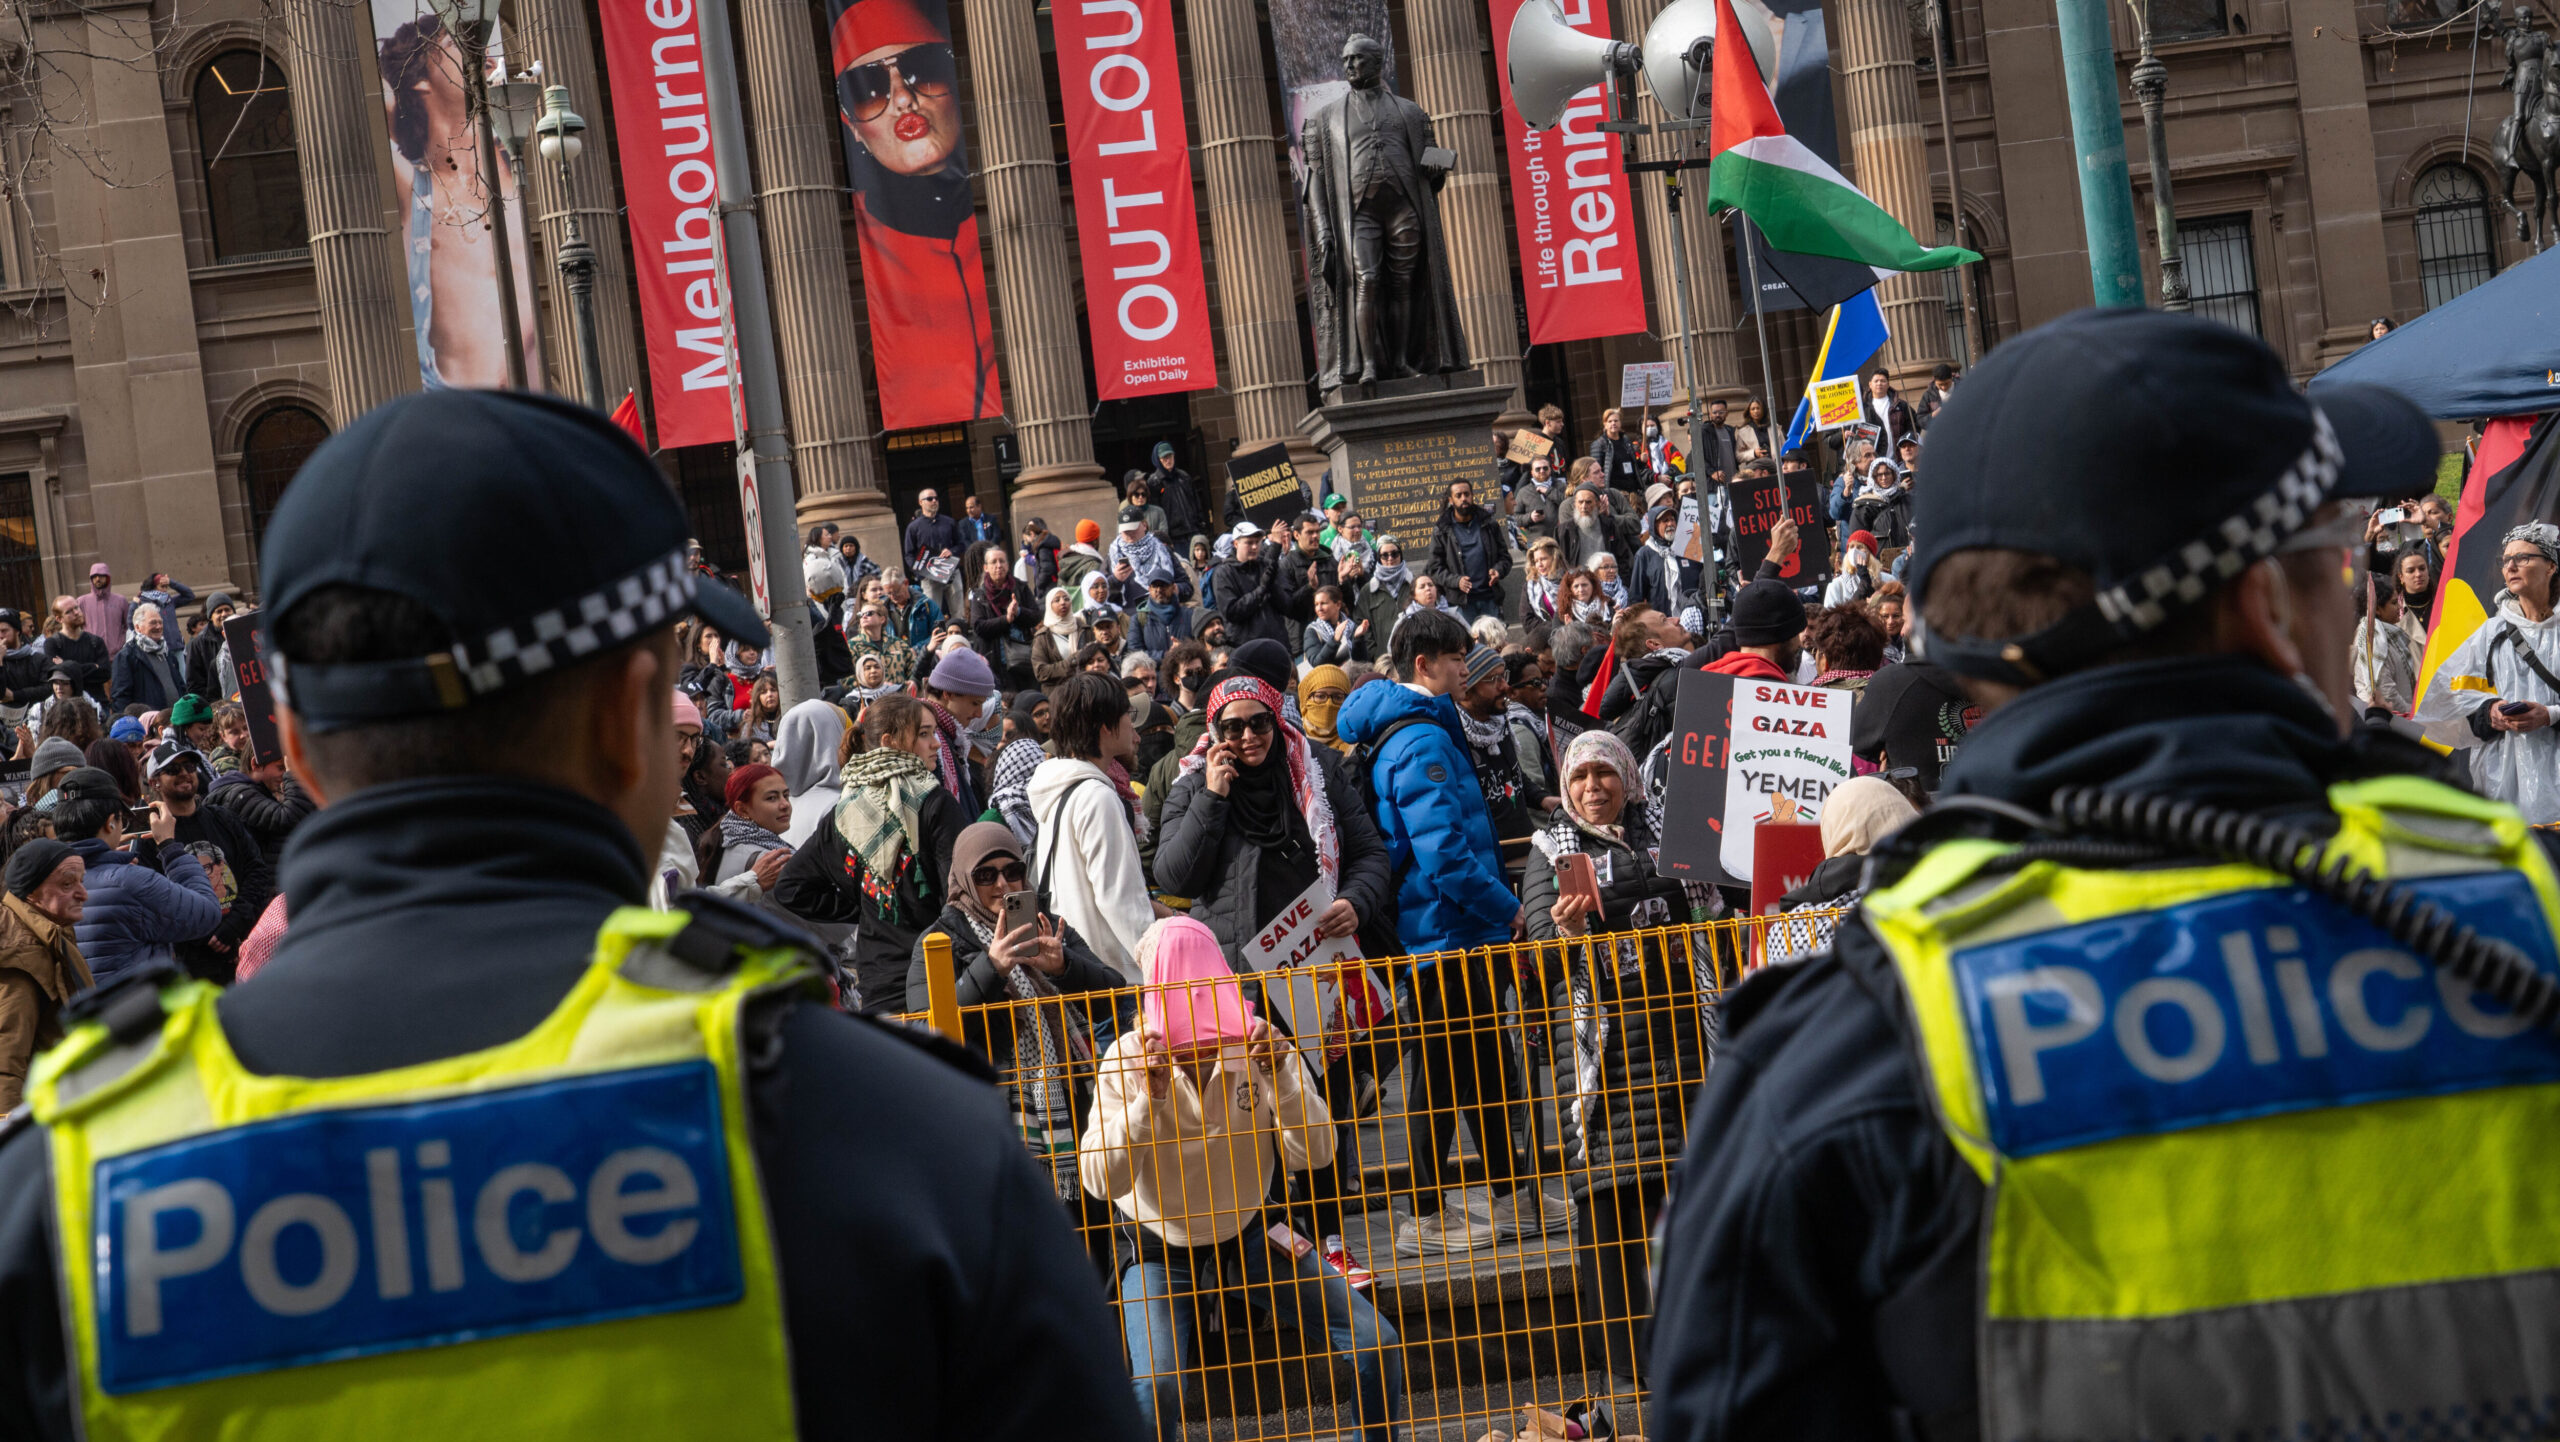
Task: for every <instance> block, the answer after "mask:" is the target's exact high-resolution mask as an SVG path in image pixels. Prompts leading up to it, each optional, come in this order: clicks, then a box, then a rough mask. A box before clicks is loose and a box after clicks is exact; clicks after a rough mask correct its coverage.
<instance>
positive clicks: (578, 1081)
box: [92, 1062, 742, 1393]
mask: <svg viewBox="0 0 2560 1442" xmlns="http://www.w3.org/2000/svg"><path fill="white" fill-rule="evenodd" d="M728 1166H729V1164H728V1154H727V1146H726V1143H725V1140H724V1137H723V1133H722V1131H721V1125H720V1097H719V1080H718V1077H717V1075H716V1073H715V1072H714V1071H713V1069H712V1067H711V1065H710V1064H709V1063H708V1062H682V1063H678V1064H676V1065H673V1066H661V1067H650V1068H646V1069H643V1070H638V1071H623V1072H607V1073H604V1074H602V1075H597V1076H584V1077H577V1078H573V1079H569V1080H564V1081H555V1082H545V1083H542V1084H540V1085H536V1086H527V1087H518V1088H515V1089H512V1090H508V1091H499V1092H485V1093H479V1094H475V1095H472V1096H467V1097H456V1098H452V1099H449V1100H443V1101H434V1102H420V1103H414V1104H408V1105H401V1106H387V1107H371V1108H365V1109H361V1110H350V1111H326V1112H313V1113H307V1114H303V1115H299V1116H290V1117H283V1118H279V1119H277V1120H274V1121H267V1122H259V1123H256V1124H254V1125H251V1126H245V1127H241V1128H238V1129H236V1130H233V1131H225V1132H216V1133H212V1134H210V1135H207V1136H202V1137H194V1138H190V1139H188V1140H186V1141H182V1142H174V1143H171V1144H169V1145H167V1146H162V1147H155V1148H152V1149H150V1150H148V1151H141V1152H133V1153H130V1154H127V1155H125V1156H120V1157H116V1158H113V1159H111V1160H108V1161H103V1162H100V1163H99V1164H98V1167H97V1176H96V1189H95V1193H94V1197H93V1201H92V1208H93V1213H94V1216H95V1218H96V1222H95V1226H96V1233H95V1235H94V1237H93V1238H92V1242H93V1252H94V1255H95V1257H96V1264H95V1265H96V1286H97V1314H98V1356H99V1385H100V1386H101V1387H103V1388H104V1389H105V1390H106V1391H108V1392H111V1393H114V1392H131V1391H137V1390H140V1389H143V1388H147V1387H160V1386H167V1385H169V1384H172V1383H176V1382H186V1381H193V1380H197V1379H201V1378H205V1377H214V1376H221V1375H224V1374H227V1373H237V1372H261V1371H269V1370H273V1369H275V1368H280V1367H292V1366H301V1365H304V1364H308V1363H313V1362H324V1361H330V1360H334V1359H337V1358H342V1357H354V1356H361V1355H364V1354H366V1353H371V1352H383V1351H392V1350H397V1349H401V1348H407V1347H427V1346H439V1345H444V1344H449V1343H455V1342H465V1341H471V1340H474V1339H476V1338H482V1337H492V1336H498V1335H502V1334H505V1333H509V1332H521V1331H527V1330H531V1329H534V1328H542V1327H563V1326H574V1325H577V1324H580V1323H587V1322H600V1321H605V1320H608V1319H611V1318H617V1317H632V1316H640V1315H643V1314H646V1313H651V1312H666V1311H675V1310H678V1309H682V1308H688V1307H702V1306H709V1305H712V1304H714V1303H720V1302H728V1301H734V1300H736V1299H737V1298H738V1297H739V1295H740V1294H741V1292H742V1282H741V1278H740V1272H739V1265H738V1235H737V1227H736V1219H735V1217H734V1216H733V1214H732V1206H731V1199H730V1193H729V1171H728Z"/></svg>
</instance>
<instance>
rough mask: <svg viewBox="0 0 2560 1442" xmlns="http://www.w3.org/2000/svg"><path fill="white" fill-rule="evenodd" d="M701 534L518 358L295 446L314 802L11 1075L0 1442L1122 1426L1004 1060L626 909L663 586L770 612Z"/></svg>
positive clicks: (608, 434) (1075, 1255) (778, 945)
mask: <svg viewBox="0 0 2560 1442" xmlns="http://www.w3.org/2000/svg"><path fill="white" fill-rule="evenodd" d="M685 533H686V525H685V513H684V510H683V508H682V506H681V505H680V504H679V503H678V502H677V500H676V498H675V496H674V494H673V493H672V492H671V491H670V490H669V489H668V487H667V485H666V482H665V481H664V480H663V479H662V478H661V477H660V476H659V474H658V472H657V471H656V469H655V468H654V467H652V466H651V465H650V464H649V462H648V460H647V458H646V457H644V456H643V455H642V454H641V453H640V451H639V450H638V449H636V448H635V447H634V446H633V445H632V444H631V443H630V441H629V440H628V439H627V438H626V437H624V436H623V435H622V433H621V432H620V431H619V430H618V429H617V428H616V427H614V426H613V425H612V424H610V423H609V422H607V421H606V420H605V419H604V418H603V417H602V416H599V415H595V414H593V413H590V412H588V411H586V410H583V409H581V408H578V407H576V406H572V405H567V404H564V403H561V402H558V401H554V400H551V399H548V398H545V397H541V396H534V395H523V394H510V393H502V392H474V391H461V390H448V391H438V392H430V393H427V394H424V395H418V396H411V397H408V398H406V399H402V400H398V401H394V402H392V403H390V404H388V405H385V406H383V407H381V408H380V409H378V410H375V411H373V412H371V413H369V414H367V415H366V416H364V417H363V418H362V419H360V420H358V421H356V422H355V423H354V424H353V425H351V426H349V427H348V428H347V429H346V431H345V432H344V433H342V434H340V435H339V436H337V437H335V438H334V439H332V440H330V441H329V442H328V443H327V444H326V445H324V446H322V447H321V448H320V449H319V450H318V451H317V452H315V453H314V454H313V456H312V457H311V459H310V461H309V462H308V463H307V464H306V465H305V466H304V468H303V470H302V472H301V474H300V475H299V476H298V477H297V478H296V479H295V481H294V484H293V487H292V489H291V490H290V491H289V492H287V494H286V496H285V499H284V502H283V504H282V505H281V506H280V507H278V509H277V512H276V515H275V518H274V520H273V522H272V523H271V524H270V526H269V528H268V530H267V534H266V537H265V540H264V544H263V545H262V547H261V551H262V568H263V569H262V575H261V578H260V579H261V581H262V590H263V592H264V600H265V601H266V608H267V609H266V614H267V616H268V618H269V632H268V634H269V637H270V640H271V643H272V650H271V653H270V654H271V656H272V657H273V658H274V662H275V664H274V666H273V674H274V676H275V679H276V681H277V683H278V690H277V694H278V700H279V703H280V710H279V714H278V722H279V725H280V728H281V732H282V736H283V740H284V747H285V754H286V756H287V757H288V759H289V760H290V761H291V763H292V765H293V769H294V771H295V773H296V774H297V775H299V776H300V777H301V778H302V779H303V781H304V782H305V783H306V784H307V785H308V786H309V787H310V788H311V790H312V791H314V792H315V793H317V794H318V795H319V796H320V797H322V798H323V799H324V800H325V802H326V807H325V809H323V810H322V811H320V812H319V813H318V814H316V815H315V816H314V817H313V818H312V819H311V820H310V821H309V822H307V823H305V825H304V826H303V828H302V830H301V831H300V833H299V834H298V835H297V836H296V838H295V841H294V845H293V847H292V848H291V850H290V851H289V853H288V854H287V855H286V856H285V858H284V860H283V865H282V872H281V880H282V883H283V887H284V890H285V893H286V895H287V897H288V899H289V901H290V903H291V910H290V915H291V918H292V920H291V925H290V928H289V930H288V931H287V932H286V935H285V937H284V940H283V941H282V943H281V944H280V945H279V946H278V947H277V948H276V951H275V954H274V958H273V960H272V961H271V962H270V963H269V964H268V965H267V967H266V968H265V970H264V971H263V972H262V973H261V974H260V975H259V976H258V977H257V978H256V979H255V980H254V981H253V982H251V983H249V984H246V985H244V986H241V987H239V988H237V989H235V990H232V991H230V992H228V993H221V994H217V993H215V992H214V991H213V990H212V989H210V988H209V987H204V986H202V985H178V984H169V985H166V986H165V987H164V986H162V985H157V984H144V985H135V986H129V987H125V988H120V989H115V990H110V991H107V992H105V993H103V994H101V995H98V996H96V997H94V998H93V999H92V1000H91V1002H90V1003H89V1004H88V1005H87V1006H86V1007H85V1008H83V1012H84V1014H85V1015H86V1017H87V1018H88V1020H87V1022H86V1023H85V1025H79V1026H75V1027H74V1028H73V1030H72V1033H71V1035H70V1037H69V1038H68V1039H67V1040H66V1041H65V1042H64V1043H63V1045H62V1046H61V1047H59V1048H57V1049H56V1050H55V1051H53V1052H51V1053H49V1054H48V1055H47V1056H46V1057H45V1058H44V1059H42V1060H41V1061H40V1062H39V1063H38V1065H37V1068H36V1071H35V1074H34V1076H33V1078H32V1079H31V1085H30V1087H29V1089H28V1095H29V1100H30V1103H31V1104H32V1111H33V1119H34V1122H33V1125H27V1124H25V1123H24V1121H23V1119H22V1120H21V1121H20V1122H19V1123H18V1129H17V1130H16V1132H15V1134H14V1135H12V1136H10V1137H8V1139H7V1140H6V1142H5V1144H0V1359H5V1360H0V1435H5V1436H9V1437H60V1438H68V1437H72V1436H74V1435H80V1436H85V1437H87V1438H90V1439H105V1438H124V1437H138V1436H146V1435H147V1436H155V1437H158V1436H168V1437H176V1436H211V1435H214V1434H215V1433H216V1432H220V1433H221V1434H222V1435H225V1436H251V1435H258V1436H277V1437H283V1436H294V1437H383V1438H388V1437H466V1436H519V1437H564V1438H577V1437H596V1438H612V1439H616V1442H623V1439H635V1438H652V1437H664V1438H690V1437H735V1438H747V1437H757V1438H779V1437H789V1436H794V1435H797V1436H801V1437H810V1438H817V1437H844V1438H852V1437H864V1438H875V1437H908V1436H915V1437H948V1438H972V1439H976V1438H988V1437H1029V1436H1034V1435H1037V1436H1039V1437H1042V1438H1056V1437H1062V1436H1063V1437H1092V1438H1114V1439H1117V1438H1127V1437H1134V1436H1135V1435H1136V1433H1137V1418H1136V1415H1135V1411H1134V1408H1133V1406H1132V1403H1131V1395H1130V1392H1129V1387H1128V1381H1127V1372H1126V1369H1125V1368H1124V1366H1123V1364H1122V1362H1121V1359H1120V1352H1119V1348H1118V1346H1117V1345H1116V1344H1115V1343H1114V1341H1113V1338H1114V1337H1115V1336H1116V1332H1115V1329H1114V1328H1113V1327H1112V1325H1111V1322H1110V1318H1109V1317H1108V1315H1107V1314H1106V1312H1105V1310H1104V1306H1103V1303H1102V1301H1101V1299H1100V1297H1099V1296H1098V1294H1097V1293H1096V1290H1095V1288H1094V1285H1093V1276H1092V1271H1091V1267H1090V1264H1089V1263H1088V1262H1087V1261H1086V1260H1085V1258H1084V1256H1083V1253H1082V1251H1081V1249H1080V1248H1078V1246H1077V1245H1076V1242H1075V1239H1074V1237H1073V1236H1072V1235H1071V1233H1070V1230H1069V1228H1068V1226H1067V1224H1066V1221H1065V1218H1064V1213H1063V1212H1062V1210H1061V1209H1060V1208H1059V1206H1058V1204H1057V1201H1056V1199H1055V1198H1054V1197H1053V1196H1051V1195H1050V1194H1049V1191H1048V1188H1047V1185H1046V1184H1045V1183H1044V1182H1043V1181H1042V1179H1041V1178H1040V1176H1039V1175H1038V1173H1037V1172H1036V1171H1035V1170H1034V1169H1033V1167H1032V1165H1031V1162H1030V1159H1029V1157H1028V1155H1027V1154H1026V1153H1025V1151H1024V1149H1023V1147H1022V1145H1021V1142H1020V1140H1019V1139H1018V1138H1017V1137H1016V1136H1014V1135H1013V1134H1012V1133H1011V1132H1010V1130H1009V1128H1008V1127H1007V1126H1006V1124H1005V1121H1004V1118H1003V1113H1002V1110H1001V1108H1000V1106H999V1104H998V1102H997V1099H996V1097H995V1096H994V1095H993V1093H992V1091H991V1089H989V1088H988V1087H986V1086H984V1085H983V1084H982V1083H981V1082H980V1081H978V1080H975V1079H973V1078H971V1077H970V1076H968V1075H965V1074H964V1073H963V1072H962V1071H960V1070H959V1069H957V1068H956V1067H955V1066H953V1065H952V1064H950V1063H948V1062H946V1061H944V1060H942V1059H940V1058H938V1057H937V1056H935V1055H932V1054H929V1053H928V1052H927V1051H925V1050H923V1049H920V1048H919V1047H918V1046H917V1045H914V1044H911V1043H909V1042H908V1041H905V1040H903V1039H901V1037H900V1036H899V1035H898V1034H895V1033H893V1032H891V1031H889V1030H887V1029H884V1028H882V1027H878V1026H875V1025H872V1024H870V1023H867V1022H863V1021H859V1020H856V1019H854V1018H851V1017H848V1016H845V1015H843V1014H841V1013H838V1012H836V1011H834V1010H832V1009H830V1008H829V1007H828V1006H827V1005H826V1003H825V992H824V991H823V989H822V988H821V987H819V985H818V983H817V981H816V977H815V973H814V971H813V970H812V969H811V967H810V965H809V961H808V958H809V953H808V951H807V949H806V948H807V946H808V945H809V943H806V942H804V941H803V940H802V939H801V938H800V937H799V936H798V935H797V934H796V933H787V932H784V931H781V930H778V929H776V928H774V927H773V926H772V925H770V924H767V923H764V922H761V921H759V920H758V919H757V918H756V917H755V916H753V915H749V914H746V913H744V912H740V911H735V910H728V909H723V908H721V907H720V906H719V904H717V903H714V902H708V901H706V902H703V903H701V907H700V909H699V910H698V911H695V912H692V913H690V914H689V913H688V912H686V911H683V910H678V911H673V912H651V911H648V910H645V909H640V908H639V907H638V906H637V903H638V902H639V901H640V900H641V898H642V896H643V895H644V893H645V891H646V888H647V884H648V876H647V871H646V865H647V858H648V857H649V855H650V854H651V848H649V847H645V846H644V845H643V844H642V839H643V838H646V839H649V840H651V841H654V839H655V838H656V837H658V836H659V835H660V833H661V832H662V831H663V830H664V829H665V826H666V818H667V816H668V814H669V813H670V812H671V811H672V810H673V809H674V805H675V799H676V766H677V744H676V737H675V734H674V731H673V727H672V715H671V708H670V706H669V704H668V697H669V696H670V695H671V694H672V691H673V687H674V684H675V668H676V663H677V657H676V654H675V635H674V630H675V626H676V623H677V622H678V621H679V620H681V619H683V618H684V617H686V616H688V615H700V616H701V617H703V618H704V619H705V620H707V621H709V622H710V623H711V624H713V625H714V626H716V627H717V628H718V629H719V630H720V632H721V634H723V635H726V636H732V637H737V638H739V639H741V640H752V641H754V642H757V643H759V644H761V643H762V641H763V639H764V627H763V626H762V625H761V624H760V623H759V622H758V621H757V618H756V616H755V614H754V612H753V611H752V610H751V608H749V607H748V606H747V605H746V604H745V603H744V602H743V601H742V600H740V599H739V597H738V596H737V595H736V593H734V592H731V591H728V590H726V589H724V588H722V587H720V586H718V585H717V584H716V583H714V582H711V581H709V580H707V579H705V578H703V577H702V576H701V575H700V574H699V573H698V572H696V571H694V570H692V569H690V568H689V567H688V566H687V565H686V564H685V552H686V540H685ZM170 980H171V981H172V982H173V983H174V979H170Z"/></svg>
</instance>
